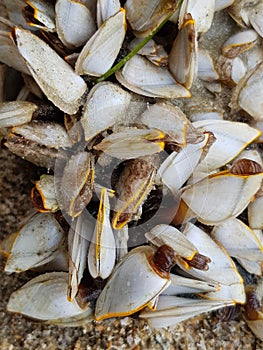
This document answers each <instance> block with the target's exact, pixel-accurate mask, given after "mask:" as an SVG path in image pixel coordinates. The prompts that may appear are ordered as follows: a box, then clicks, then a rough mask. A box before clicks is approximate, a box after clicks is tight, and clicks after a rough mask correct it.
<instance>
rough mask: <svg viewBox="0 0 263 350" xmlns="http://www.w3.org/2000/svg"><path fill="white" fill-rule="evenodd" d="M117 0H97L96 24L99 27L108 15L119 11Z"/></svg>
mask: <svg viewBox="0 0 263 350" xmlns="http://www.w3.org/2000/svg"><path fill="white" fill-rule="evenodd" d="M120 7H121V5H120V1H119V0H97V25H98V27H100V26H101V25H102V23H103V22H105V21H106V20H107V19H108V18H109V17H111V16H113V15H114V14H115V13H116V12H118V11H119V9H120Z"/></svg>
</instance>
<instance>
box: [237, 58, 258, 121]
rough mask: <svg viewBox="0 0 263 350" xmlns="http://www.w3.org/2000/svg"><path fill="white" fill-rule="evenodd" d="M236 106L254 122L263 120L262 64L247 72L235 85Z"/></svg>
mask: <svg viewBox="0 0 263 350" xmlns="http://www.w3.org/2000/svg"><path fill="white" fill-rule="evenodd" d="M238 90H239V93H238V104H239V106H240V107H241V108H242V109H244V110H245V111H246V112H247V113H249V114H250V115H251V116H252V117H253V118H255V120H257V121H261V120H262V119H263V113H262V112H263V63H261V64H259V65H258V66H257V67H256V68H255V69H254V70H252V72H251V71H249V72H248V74H247V75H246V77H245V78H244V79H242V80H241V81H240V83H239V84H238V85H237V91H238Z"/></svg>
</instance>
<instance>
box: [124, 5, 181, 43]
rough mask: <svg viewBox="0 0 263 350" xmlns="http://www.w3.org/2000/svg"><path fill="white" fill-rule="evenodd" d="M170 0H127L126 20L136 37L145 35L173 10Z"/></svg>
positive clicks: (173, 6)
mask: <svg viewBox="0 0 263 350" xmlns="http://www.w3.org/2000/svg"><path fill="white" fill-rule="evenodd" d="M175 4H176V3H175V2H174V1H171V0H168V1H167V0H144V1H143V2H141V1H140V0H127V1H126V3H125V9H126V11H127V20H128V22H129V24H130V25H131V27H132V30H133V33H134V34H135V36H137V37H146V36H147V35H149V34H151V32H153V31H154V29H156V28H157V27H158V25H159V24H160V23H161V22H162V21H163V20H165V18H167V17H168V16H169V15H171V13H172V12H173V11H174V10H175Z"/></svg>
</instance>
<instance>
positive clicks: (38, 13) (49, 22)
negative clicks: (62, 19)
mask: <svg viewBox="0 0 263 350" xmlns="http://www.w3.org/2000/svg"><path fill="white" fill-rule="evenodd" d="M26 3H27V5H28V6H30V7H31V8H32V10H33V12H34V13H33V14H31V16H32V15H33V17H34V19H35V20H37V23H36V21H32V20H31V18H30V17H29V18H28V20H27V22H28V24H29V25H30V26H32V27H36V28H39V29H42V30H46V31H52V32H54V31H55V30H56V26H55V10H54V6H53V5H52V4H50V3H49V2H47V1H41V0H28V1H26ZM24 15H25V18H26V19H27V12H26V11H25V13H24Z"/></svg>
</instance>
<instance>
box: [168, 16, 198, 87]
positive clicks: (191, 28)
mask: <svg viewBox="0 0 263 350" xmlns="http://www.w3.org/2000/svg"><path fill="white" fill-rule="evenodd" d="M196 36H197V34H196V26H195V21H194V19H193V18H192V17H191V15H190V14H188V13H187V14H186V15H185V18H184V20H183V23H182V26H181V28H180V31H179V33H178V35H177V37H176V38H175V40H174V42H173V46H172V49H171V51H170V54H169V59H168V67H169V70H170V72H171V74H172V76H173V77H174V79H175V80H176V81H177V82H178V83H179V84H181V85H183V86H184V87H185V88H186V89H189V88H191V86H192V83H193V81H194V79H195V77H196V75H197V69H198V63H197V38H196Z"/></svg>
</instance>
